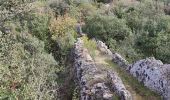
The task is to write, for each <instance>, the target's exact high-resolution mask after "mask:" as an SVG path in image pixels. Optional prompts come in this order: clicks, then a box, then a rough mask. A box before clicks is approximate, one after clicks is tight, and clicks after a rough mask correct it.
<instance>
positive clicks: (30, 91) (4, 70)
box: [0, 33, 60, 100]
mask: <svg viewBox="0 0 170 100" xmlns="http://www.w3.org/2000/svg"><path fill="white" fill-rule="evenodd" d="M0 40H1V41H0V44H1V45H0V47H1V52H0V55H1V60H0V65H1V66H0V84H1V86H0V99H12V100H18V99H19V100H25V99H30V100H35V99H44V100H45V99H46V100H47V99H48V100H49V99H52V98H56V91H57V86H58V85H57V82H56V79H57V76H56V73H57V72H58V71H59V70H60V69H59V68H58V66H57V63H56V61H55V60H54V58H53V57H52V56H51V55H49V54H47V53H46V52H45V51H44V44H43V42H42V41H39V40H38V39H37V38H33V37H32V36H30V35H29V34H24V33H22V34H16V33H10V34H4V33H1V34H0Z"/></svg>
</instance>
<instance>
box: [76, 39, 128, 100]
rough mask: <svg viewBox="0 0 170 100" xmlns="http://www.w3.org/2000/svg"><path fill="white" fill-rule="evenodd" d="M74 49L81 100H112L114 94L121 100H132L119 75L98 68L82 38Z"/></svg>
mask: <svg viewBox="0 0 170 100" xmlns="http://www.w3.org/2000/svg"><path fill="white" fill-rule="evenodd" d="M74 49H75V50H74V68H75V80H76V84H77V85H78V86H79V89H80V100H112V99H113V94H114V92H116V93H117V94H118V95H119V96H120V97H121V100H131V98H129V97H131V95H130V93H128V92H127V90H126V89H125V87H124V85H123V83H122V81H121V79H120V78H119V77H118V76H117V74H114V72H113V73H112V72H107V71H103V70H101V69H100V68H99V67H97V66H96V64H95V62H94V61H93V59H92V57H91V56H90V55H89V53H88V50H87V49H85V48H84V47H83V41H82V40H81V39H80V38H79V39H78V41H77V43H75V47H74ZM109 83H111V87H110V85H109Z"/></svg>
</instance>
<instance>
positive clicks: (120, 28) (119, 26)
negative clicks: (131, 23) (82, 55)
mask: <svg viewBox="0 0 170 100" xmlns="http://www.w3.org/2000/svg"><path fill="white" fill-rule="evenodd" d="M85 31H86V32H87V33H88V35H89V36H90V37H96V38H99V39H102V40H104V41H106V40H108V38H113V39H115V40H117V41H120V40H124V39H125V38H127V37H128V35H129V34H130V30H129V29H128V27H127V26H126V22H125V20H119V19H118V18H115V17H112V16H105V15H94V16H93V15H92V16H89V17H87V19H86V27H85Z"/></svg>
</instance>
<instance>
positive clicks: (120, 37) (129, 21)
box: [84, 1, 170, 63]
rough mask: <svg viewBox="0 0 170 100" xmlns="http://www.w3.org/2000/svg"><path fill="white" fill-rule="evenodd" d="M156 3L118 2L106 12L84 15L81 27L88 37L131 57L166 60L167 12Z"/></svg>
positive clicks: (168, 54)
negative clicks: (83, 24) (82, 26)
mask: <svg viewBox="0 0 170 100" xmlns="http://www.w3.org/2000/svg"><path fill="white" fill-rule="evenodd" d="M155 3H156V1H142V2H138V3H137V4H134V5H129V6H125V5H124V4H121V3H118V4H116V5H114V7H112V6H111V7H110V8H109V10H108V11H107V13H104V14H103V13H102V14H101V13H96V14H92V15H90V16H88V17H86V18H85V22H86V26H85V28H84V30H85V32H86V33H88V36H89V37H95V38H98V39H101V40H103V41H105V42H106V43H107V44H108V45H109V47H110V48H111V49H112V50H114V51H118V52H121V53H122V54H123V55H124V56H125V57H126V58H128V59H129V60H130V61H134V60H136V59H140V58H141V57H149V56H154V57H156V58H157V59H160V60H162V61H164V62H165V63H169V59H170V52H169V50H168V48H169V47H170V41H169V38H170V35H169V34H170V28H169V26H170V16H168V15H165V13H164V12H163V9H161V6H162V3H161V2H158V4H157V5H156V4H155ZM99 9H103V8H102V7H100V8H99Z"/></svg>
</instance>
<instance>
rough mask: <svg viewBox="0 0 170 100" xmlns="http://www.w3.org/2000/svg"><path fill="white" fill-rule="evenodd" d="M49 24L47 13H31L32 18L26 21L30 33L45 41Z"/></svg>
mask: <svg viewBox="0 0 170 100" xmlns="http://www.w3.org/2000/svg"><path fill="white" fill-rule="evenodd" d="M48 25H49V16H47V15H41V16H40V15H35V14H34V15H32V19H30V20H29V21H28V28H29V31H30V33H32V34H33V35H34V36H36V37H37V38H39V39H40V40H43V41H45V40H46V39H47V38H48V36H49V35H50V34H49V30H48Z"/></svg>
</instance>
